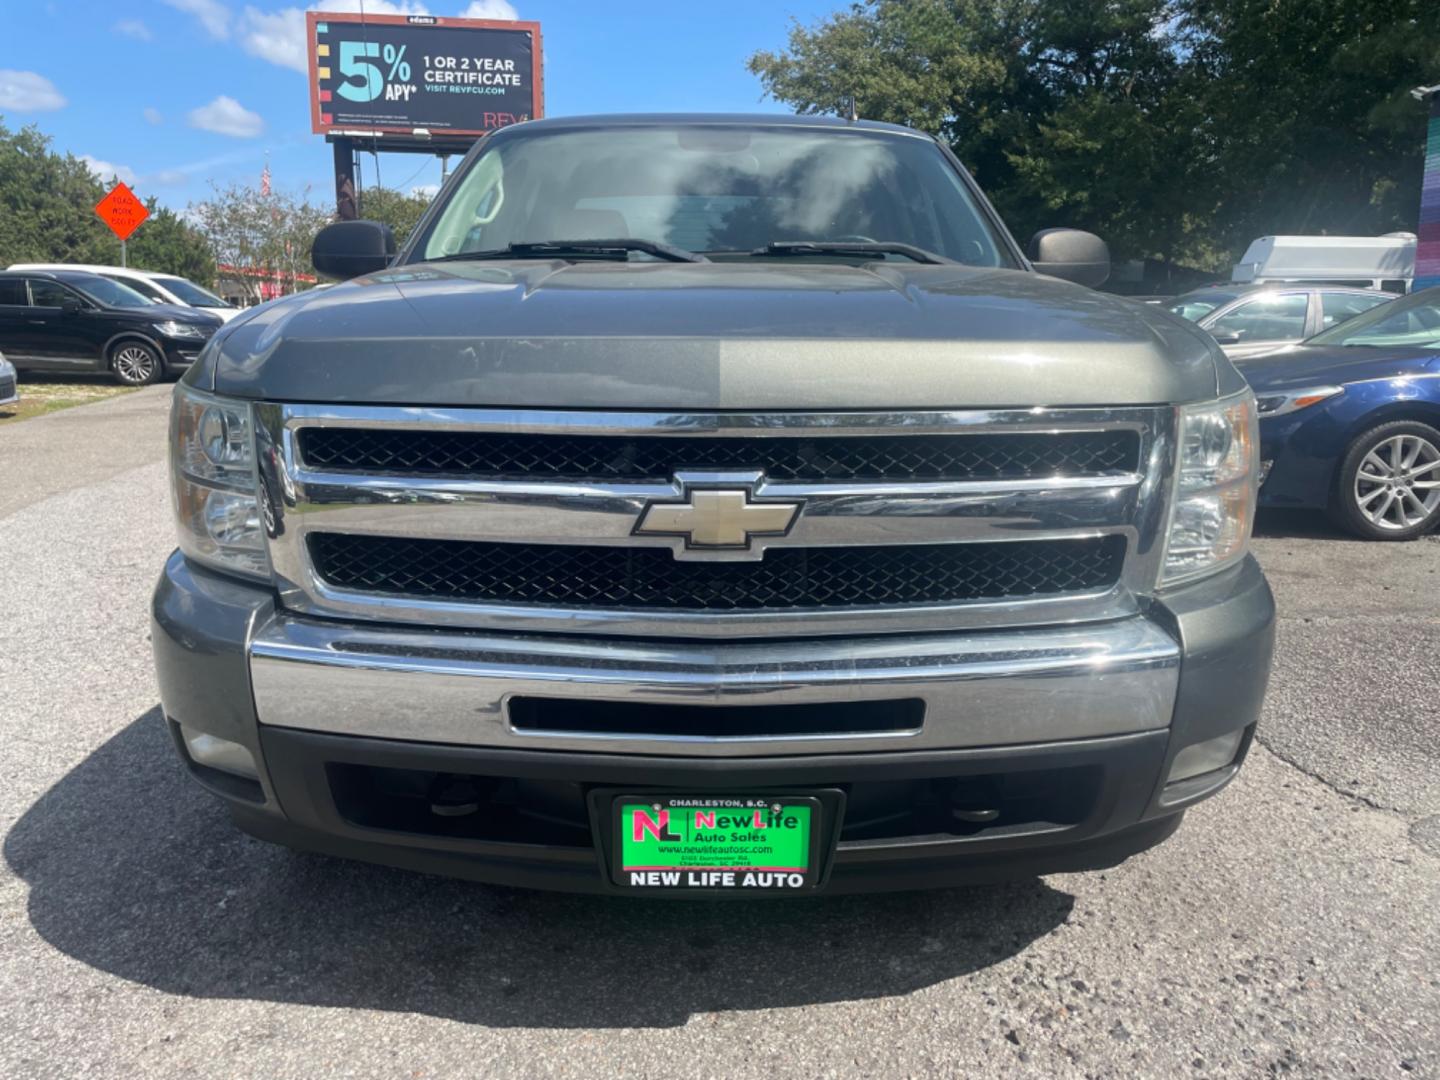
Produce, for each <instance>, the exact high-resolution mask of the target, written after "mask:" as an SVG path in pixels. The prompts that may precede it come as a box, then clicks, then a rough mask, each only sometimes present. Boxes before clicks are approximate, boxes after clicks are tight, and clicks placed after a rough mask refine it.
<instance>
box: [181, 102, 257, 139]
mask: <svg viewBox="0 0 1440 1080" xmlns="http://www.w3.org/2000/svg"><path fill="white" fill-rule="evenodd" d="M187 119H188V120H189V121H190V126H191V127H193V128H199V129H200V130H201V131H213V132H215V133H216V134H217V135H230V136H232V137H233V138H236V139H253V138H254V137H255V136H257V135H259V134H260V133H261V132H263V131H264V130H265V121H264V120H262V119H261V118H260V114H259V113H254V112H251V111H250V110H249V109H247V108H245V106H244V105H241V104H240V103H239V102H238V101H236V100H235V99H234V98H232V97H226V96H225V95H224V94H221V95H220V96H219V97H217V98H216V99H215V100H214V101H212V102H210V104H209V105H202V106H201V107H200V108H198V109H192V110H190V115H189V116H188V117H187Z"/></svg>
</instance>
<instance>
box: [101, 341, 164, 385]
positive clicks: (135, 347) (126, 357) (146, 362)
mask: <svg viewBox="0 0 1440 1080" xmlns="http://www.w3.org/2000/svg"><path fill="white" fill-rule="evenodd" d="M110 363H111V366H112V367H113V368H114V369H115V377H116V378H117V379H119V380H120V381H121V382H122V383H125V384H126V385H127V386H145V385H146V384H148V383H152V382H154V381H155V380H156V379H157V378H158V377H159V375H160V357H158V356H157V355H155V350H154V349H152V348H151V347H150V346H149V345H142V344H141V343H140V342H138V341H126V342H122V343H121V344H120V345H119V346H117V347H116V349H115V353H114V355H113V356H112V358H111V361H110Z"/></svg>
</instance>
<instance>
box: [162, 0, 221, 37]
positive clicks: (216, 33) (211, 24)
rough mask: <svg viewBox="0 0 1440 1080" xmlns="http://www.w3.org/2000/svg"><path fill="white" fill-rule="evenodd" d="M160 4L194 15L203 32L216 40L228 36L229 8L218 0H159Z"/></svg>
mask: <svg viewBox="0 0 1440 1080" xmlns="http://www.w3.org/2000/svg"><path fill="white" fill-rule="evenodd" d="M160 2H161V3H162V4H166V5H168V6H169V7H172V8H174V9H175V10H176V11H183V12H184V13H185V14H186V15H193V16H195V20H196V21H197V22H198V23H199V24H200V26H201V28H202V29H203V30H204V31H205V33H207V34H209V35H210V36H211V37H212V38H214V39H215V40H216V41H224V40H225V39H226V38H227V37H229V36H230V9H229V8H228V7H226V6H225V5H224V4H222V3H220V0H160Z"/></svg>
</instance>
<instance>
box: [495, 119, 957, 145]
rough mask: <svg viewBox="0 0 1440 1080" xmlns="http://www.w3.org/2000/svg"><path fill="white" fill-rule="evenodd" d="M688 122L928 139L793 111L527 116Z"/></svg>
mask: <svg viewBox="0 0 1440 1080" xmlns="http://www.w3.org/2000/svg"><path fill="white" fill-rule="evenodd" d="M690 124H726V125H741V126H745V127H802V128H838V129H848V130H852V131H853V130H861V131H875V132H884V133H886V134H891V135H910V136H914V137H915V138H920V139H929V138H930V136H929V135H927V134H926V133H925V132H923V131H919V130H917V129H915V128H911V127H905V126H904V125H903V124H887V123H883V122H882V121H879V120H846V119H844V118H843V117H839V116H797V115H795V114H794V113H596V114H593V115H589V116H550V117H546V118H544V119H543V120H527V121H526V122H525V123H524V124H523V125H520V124H516V125H514V126H515V127H521V126H523V127H525V128H526V129H527V130H533V129H535V128H542V127H543V128H607V127H672V126H676V125H690Z"/></svg>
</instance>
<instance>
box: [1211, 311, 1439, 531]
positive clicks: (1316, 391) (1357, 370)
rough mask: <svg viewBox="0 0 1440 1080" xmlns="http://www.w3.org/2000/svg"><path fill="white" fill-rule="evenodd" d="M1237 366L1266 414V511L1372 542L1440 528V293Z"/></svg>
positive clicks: (1262, 414)
mask: <svg viewBox="0 0 1440 1080" xmlns="http://www.w3.org/2000/svg"><path fill="white" fill-rule="evenodd" d="M1236 366H1237V367H1239V368H1240V370H1241V371H1242V372H1243V373H1244V375H1245V378H1246V379H1247V380H1249V382H1250V385H1251V386H1252V387H1253V388H1254V390H1255V397H1256V399H1257V400H1258V402H1259V406H1260V458H1261V463H1262V464H1261V469H1262V477H1263V482H1262V486H1261V488H1260V505H1261V506H1291V507H1309V508H1314V509H1323V510H1326V511H1327V512H1328V513H1329V514H1330V516H1331V518H1332V519H1333V520H1334V521H1335V522H1336V523H1337V524H1338V525H1340V526H1341V527H1342V528H1345V529H1347V530H1348V531H1350V532H1352V533H1354V534H1355V535H1357V536H1360V537H1363V538H1365V539H1367V540H1411V539H1414V538H1415V537H1417V536H1421V535H1423V534H1424V533H1426V532H1429V531H1430V530H1431V529H1433V528H1435V526H1436V524H1437V523H1440V288H1434V289H1426V290H1424V291H1423V292H1418V293H1414V294H1412V295H1411V296H1407V297H1405V298H1404V299H1401V300H1396V301H1394V302H1393V303H1389V304H1384V305H1382V306H1380V307H1377V308H1373V309H1371V310H1370V311H1367V312H1365V313H1364V314H1363V315H1357V316H1356V317H1355V318H1353V319H1350V320H1349V321H1347V322H1344V323H1341V324H1340V325H1339V326H1337V327H1335V328H1334V329H1331V330H1326V331H1325V332H1324V333H1321V334H1316V335H1315V336H1314V337H1312V338H1310V339H1309V340H1307V341H1305V342H1304V343H1302V344H1300V345H1294V346H1291V347H1289V348H1286V349H1281V350H1279V351H1277V352H1273V353H1267V354H1265V355H1263V356H1257V357H1252V358H1250V359H1246V360H1241V361H1239V362H1238V363H1237V364H1236Z"/></svg>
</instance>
